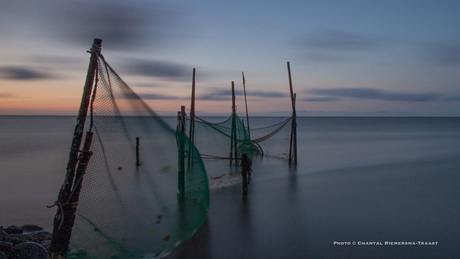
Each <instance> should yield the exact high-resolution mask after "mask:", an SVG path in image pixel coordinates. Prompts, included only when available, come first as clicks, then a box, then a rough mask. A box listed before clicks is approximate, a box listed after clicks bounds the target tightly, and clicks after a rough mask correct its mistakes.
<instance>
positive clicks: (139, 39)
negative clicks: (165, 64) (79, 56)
mask: <svg viewBox="0 0 460 259" xmlns="http://www.w3.org/2000/svg"><path fill="white" fill-rule="evenodd" d="M10 2H11V3H8V5H7V7H8V9H9V10H11V11H12V12H14V13H15V14H16V16H17V17H21V19H22V21H21V23H23V24H27V26H28V27H30V28H32V29H33V30H34V31H36V32H40V33H41V34H42V35H43V36H45V37H48V36H49V37H51V38H54V39H58V41H60V42H63V43H66V44H77V45H78V46H82V45H83V44H84V46H87V45H88V43H90V42H92V40H93V39H94V38H100V39H102V40H103V48H104V49H124V50H127V49H136V48H139V47H148V48H149V49H152V48H155V47H159V46H165V43H169V42H170V39H171V33H170V32H171V28H172V26H175V24H176V23H177V21H178V20H179V19H180V18H181V17H180V16H178V15H175V14H176V10H177V8H176V9H173V8H170V5H169V4H168V3H165V4H161V3H158V2H154V1H117V0H101V1H89V0H82V1H56V0H41V1H32V0H29V1H10ZM15 2H17V3H15ZM24 2H25V3H24ZM134 2H135V3H134Z"/></svg>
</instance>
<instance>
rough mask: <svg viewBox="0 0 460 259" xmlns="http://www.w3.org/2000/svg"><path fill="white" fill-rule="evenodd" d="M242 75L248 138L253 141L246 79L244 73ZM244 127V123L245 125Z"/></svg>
mask: <svg viewBox="0 0 460 259" xmlns="http://www.w3.org/2000/svg"><path fill="white" fill-rule="evenodd" d="M241 75H242V76H243V91H244V103H245V105H246V121H247V123H248V126H247V129H248V137H249V139H251V129H250V128H249V111H248V100H247V98H246V79H245V78H244V72H241ZM243 125H244V123H243Z"/></svg>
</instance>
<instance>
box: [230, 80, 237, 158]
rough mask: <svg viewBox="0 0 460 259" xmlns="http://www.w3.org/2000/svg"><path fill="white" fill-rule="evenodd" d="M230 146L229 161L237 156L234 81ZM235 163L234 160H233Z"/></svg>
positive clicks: (233, 86) (233, 83)
mask: <svg viewBox="0 0 460 259" xmlns="http://www.w3.org/2000/svg"><path fill="white" fill-rule="evenodd" d="M230 142H231V144H230V145H231V147H230V163H231V162H232V159H233V158H235V161H236V159H237V158H238V151H237V138H236V98H235V82H233V81H232V132H231V139H230ZM235 163H236V162H235Z"/></svg>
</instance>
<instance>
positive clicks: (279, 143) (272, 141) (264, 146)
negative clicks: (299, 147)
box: [251, 117, 292, 159]
mask: <svg viewBox="0 0 460 259" xmlns="http://www.w3.org/2000/svg"><path fill="white" fill-rule="evenodd" d="M258 119H259V121H258V123H257V125H261V126H260V127H257V128H251V141H252V143H253V146H254V150H255V152H256V153H257V154H260V155H263V156H269V157H277V158H283V159H288V158H289V143H290V138H291V126H292V125H291V124H292V117H289V118H286V119H283V118H280V119H279V122H277V123H275V124H271V121H272V120H273V119H270V124H269V125H268V126H262V125H266V124H264V123H266V122H265V121H263V118H258ZM256 122H257V121H256Z"/></svg>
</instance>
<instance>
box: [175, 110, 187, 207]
mask: <svg viewBox="0 0 460 259" xmlns="http://www.w3.org/2000/svg"><path fill="white" fill-rule="evenodd" d="M176 134H177V135H176V138H177V149H178V167H179V170H178V175H177V187H178V196H179V199H180V200H183V199H184V197H185V106H181V110H180V111H179V112H177V128H176Z"/></svg>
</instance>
